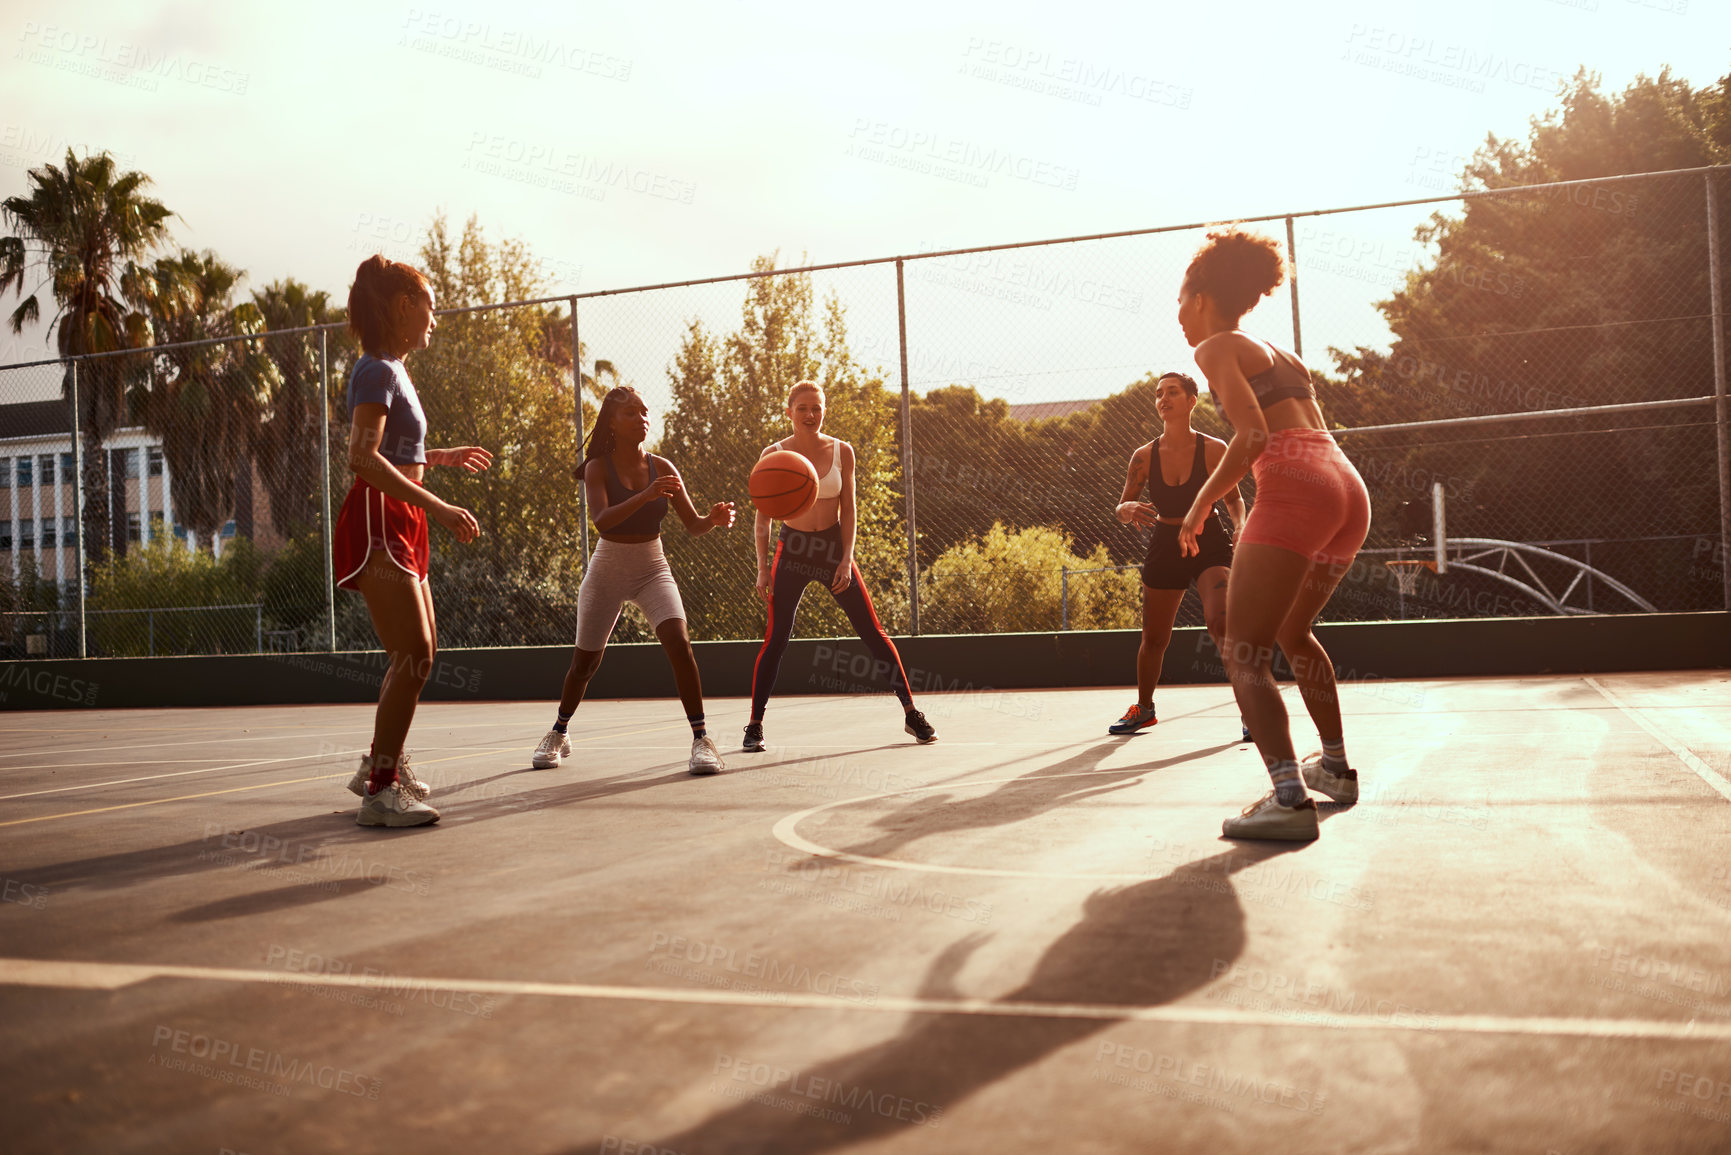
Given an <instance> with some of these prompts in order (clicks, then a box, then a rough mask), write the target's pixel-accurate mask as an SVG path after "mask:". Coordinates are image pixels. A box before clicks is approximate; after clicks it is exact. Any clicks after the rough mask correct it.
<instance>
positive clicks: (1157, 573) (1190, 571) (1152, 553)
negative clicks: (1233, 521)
mask: <svg viewBox="0 0 1731 1155" xmlns="http://www.w3.org/2000/svg"><path fill="white" fill-rule="evenodd" d="M1196 544H1197V546H1198V547H1199V552H1198V553H1197V554H1196V556H1194V557H1183V556H1181V555H1180V554H1179V552H1178V527H1177V526H1175V525H1168V524H1166V523H1165V522H1159V523H1157V524H1156V525H1155V526H1154V536H1153V537H1151V538H1149V539H1148V557H1147V559H1146V560H1144V561H1143V562H1142V584H1143V585H1145V586H1147V587H1148V588H1149V589H1156V590H1182V589H1189V588H1190V583H1191V582H1194V581H1196V580H1197V579H1198V578H1200V577H1201V576H1202V571H1203V570H1206V569H1210V568H1212V567H1213V566H1217V565H1223V566H1230V565H1231V564H1232V541H1231V539H1230V538H1228V537H1227V536H1226V530H1225V529H1224V528H1222V526H1221V524H1220V515H1219V514H1210V515H1209V517H1208V520H1207V521H1205V522H1203V523H1202V532H1201V533H1200V534H1199V535H1197V538H1196Z"/></svg>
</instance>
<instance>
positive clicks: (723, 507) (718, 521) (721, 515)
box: [709, 501, 733, 529]
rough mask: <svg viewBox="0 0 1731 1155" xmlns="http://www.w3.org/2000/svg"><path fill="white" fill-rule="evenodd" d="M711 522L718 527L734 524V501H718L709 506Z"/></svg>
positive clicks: (722, 527)
mask: <svg viewBox="0 0 1731 1155" xmlns="http://www.w3.org/2000/svg"><path fill="white" fill-rule="evenodd" d="M709 524H710V525H713V526H714V527H715V528H716V529H727V528H729V527H730V526H732V525H733V502H731V501H718V502H716V503H715V504H714V505H712V506H710V507H709Z"/></svg>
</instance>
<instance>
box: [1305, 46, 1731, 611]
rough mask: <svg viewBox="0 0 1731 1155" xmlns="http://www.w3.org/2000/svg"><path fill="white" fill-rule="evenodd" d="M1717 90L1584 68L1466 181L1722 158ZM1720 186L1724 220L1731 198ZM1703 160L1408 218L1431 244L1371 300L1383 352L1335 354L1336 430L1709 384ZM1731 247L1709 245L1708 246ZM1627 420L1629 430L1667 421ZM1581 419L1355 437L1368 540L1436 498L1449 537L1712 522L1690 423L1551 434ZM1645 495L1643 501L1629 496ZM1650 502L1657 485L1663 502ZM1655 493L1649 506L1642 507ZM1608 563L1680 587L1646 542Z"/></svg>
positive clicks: (1477, 185) (1700, 526)
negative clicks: (1604, 83)
mask: <svg viewBox="0 0 1731 1155" xmlns="http://www.w3.org/2000/svg"><path fill="white" fill-rule="evenodd" d="M1726 93H1727V88H1726V82H1725V81H1721V82H1720V83H1719V85H1718V86H1717V87H1716V88H1713V89H1707V90H1703V91H1700V92H1696V91H1692V90H1691V89H1690V88H1689V86H1688V85H1687V84H1685V83H1684V82H1682V81H1681V80H1678V79H1677V78H1674V77H1672V76H1671V75H1670V74H1669V73H1668V72H1661V73H1660V75H1659V76H1658V77H1656V78H1649V77H1645V76H1642V77H1638V78H1637V79H1636V80H1635V81H1634V82H1633V83H1632V84H1630V85H1629V86H1628V87H1627V88H1626V89H1625V90H1624V91H1623V92H1622V93H1620V94H1611V95H1607V94H1604V93H1602V92H1601V91H1600V90H1599V86H1598V80H1597V78H1596V77H1594V76H1591V75H1589V74H1586V73H1582V74H1580V75H1578V76H1577V77H1576V78H1575V81H1574V83H1573V84H1572V85H1571V87H1570V88H1569V90H1568V91H1567V92H1565V93H1564V95H1563V97H1562V100H1561V103H1560V106H1559V108H1558V109H1557V110H1556V111H1555V112H1553V113H1551V114H1549V115H1547V116H1545V117H1543V118H1541V119H1538V120H1535V121H1534V122H1533V124H1532V126H1531V131H1530V133H1529V135H1528V138H1527V139H1526V140H1525V141H1518V140H1500V139H1497V138H1496V137H1491V138H1489V139H1488V140H1487V142H1486V144H1485V145H1484V146H1483V147H1482V148H1480V149H1479V151H1478V152H1477V153H1476V154H1475V156H1474V157H1473V159H1472V161H1471V162H1470V163H1469V164H1468V165H1467V166H1466V169H1465V171H1464V172H1463V174H1462V184H1463V188H1464V189H1466V190H1469V191H1473V190H1483V189H1496V188H1506V187H1510V186H1515V185H1524V184H1531V183H1537V182H1547V181H1561V180H1589V181H1591V180H1592V179H1593V178H1600V177H1608V176H1614V175H1616V174H1620V173H1636V172H1648V171H1657V170H1663V169H1669V168H1677V167H1685V166H1696V165H1707V164H1717V163H1723V162H1724V161H1725V160H1726V159H1728V157H1731V117H1728V116H1727V108H1728V105H1727V100H1726ZM1724 188H1725V186H1724V183H1723V182H1722V181H1721V182H1719V187H1718V189H1717V191H1716V196H1717V197H1719V198H1720V199H1719V202H1718V203H1719V205H1720V210H1719V211H1720V215H1721V217H1722V218H1724V217H1725V216H1726V214H1727V210H1731V201H1728V200H1727V199H1726V197H1725V191H1724ZM1703 201H1704V195H1703V183H1702V177H1701V176H1700V174H1696V175H1693V176H1684V177H1662V178H1656V179H1650V180H1642V181H1636V182H1616V183H1612V182H1603V183H1588V184H1585V185H1580V186H1576V187H1572V188H1562V189H1546V190H1541V191H1538V192H1532V193H1518V194H1511V195H1508V196H1498V197H1485V198H1477V199H1473V200H1469V201H1467V202H1465V203H1464V205H1463V206H1462V207H1461V208H1460V209H1459V210H1458V212H1447V213H1438V214H1436V215H1435V216H1433V217H1432V218H1431V220H1430V221H1429V222H1428V223H1427V224H1425V225H1424V226H1422V227H1421V228H1420V229H1419V230H1418V231H1417V234H1416V236H1417V239H1418V240H1420V241H1423V242H1426V243H1428V244H1431V245H1433V246H1434V247H1435V248H1434V252H1435V257H1434V260H1432V261H1431V262H1430V263H1428V264H1427V265H1426V267H1424V268H1421V269H1419V270H1417V271H1415V272H1413V273H1411V274H1410V275H1409V276H1408V278H1407V281H1406V283H1405V285H1404V286H1403V287H1402V288H1401V289H1400V290H1399V291H1397V292H1396V293H1395V294H1394V295H1393V296H1392V297H1391V298H1390V299H1389V300H1387V301H1384V302H1381V304H1380V307H1381V309H1382V311H1383V313H1384V316H1385V317H1386V319H1387V321H1388V324H1389V327H1390V329H1391V330H1392V331H1393V333H1394V342H1393V345H1392V347H1391V349H1390V351H1389V352H1388V353H1387V354H1386V355H1385V354H1380V353H1378V352H1376V351H1374V350H1368V349H1363V348H1360V349H1357V350H1354V351H1351V352H1346V351H1342V350H1331V353H1332V354H1333V356H1334V359H1335V369H1336V372H1337V373H1338V374H1339V376H1340V378H1341V380H1338V381H1324V382H1323V383H1322V384H1321V385H1320V387H1319V389H1320V393H1321V396H1322V401H1323V405H1324V409H1325V411H1326V412H1327V414H1328V416H1329V419H1330V421H1331V422H1334V423H1336V424H1337V425H1340V426H1356V425H1367V424H1384V423H1393V422H1404V421H1417V420H1426V419H1437V418H1450V417H1462V416H1471V415H1477V414H1488V413H1503V412H1510V411H1519V410H1541V409H1559V408H1569V407H1579V406H1588V405H1601V404H1609V403H1621V402H1636V401H1649V400H1658V399H1663V398H1673V397H1682V396H1689V395H1694V394H1700V393H1703V392H1709V391H1711V385H1710V382H1711V380H1712V366H1713V354H1712V332H1711V326H1710V324H1709V323H1707V322H1706V321H1705V320H1704V319H1703V318H1704V317H1705V316H1707V315H1708V314H1710V313H1711V304H1710V298H1709V286H1708V269H1707V266H1708V260H1707V243H1706V242H1707V235H1706V219H1705V213H1704V211H1703ZM1728 255H1731V254H1728V253H1721V255H1720V259H1721V261H1724V260H1725V258H1726V257H1727V256H1728ZM1676 420H1677V418H1676V417H1675V416H1667V415H1663V414H1656V415H1654V416H1653V417H1651V418H1649V417H1646V416H1645V415H1639V414H1637V415H1630V416H1623V417H1620V418H1619V419H1618V421H1617V424H1621V425H1624V426H1631V425H1633V426H1639V425H1643V424H1649V423H1651V424H1664V423H1666V422H1667V421H1669V422H1675V421H1676ZM1583 428H1593V426H1590V425H1583V424H1581V422H1579V421H1570V420H1563V419H1559V420H1558V421H1555V422H1546V423H1542V424H1541V423H1535V422H1529V423H1526V424H1523V425H1522V426H1521V427H1520V428H1519V430H1518V432H1519V433H1520V434H1522V435H1523V437H1522V438H1521V439H1519V440H1515V439H1511V438H1510V437H1509V436H1508V434H1511V433H1514V432H1517V431H1516V430H1513V429H1498V430H1495V431H1489V432H1490V437H1489V439H1486V440H1473V439H1472V438H1471V437H1470V436H1468V435H1466V434H1464V433H1463V434H1456V435H1447V436H1443V435H1436V434H1433V435H1432V436H1429V437H1426V438H1424V439H1423V440H1424V441H1425V442H1427V443H1428V444H1423V445H1414V444H1412V442H1413V440H1414V438H1413V437H1411V436H1410V435H1398V434H1391V435H1370V436H1362V437H1355V438H1353V439H1351V441H1350V443H1349V444H1348V446H1347V448H1348V450H1349V452H1350V453H1351V454H1352V456H1353V458H1354V460H1355V462H1357V463H1358V465H1359V468H1360V471H1361V472H1363V473H1364V474H1365V476H1366V480H1367V481H1368V482H1370V487H1371V492H1372V497H1373V519H1372V531H1371V540H1370V543H1369V544H1371V545H1373V546H1376V545H1389V544H1392V543H1393V535H1394V533H1395V532H1396V530H1395V527H1396V522H1397V517H1396V506H1397V505H1398V504H1399V503H1400V502H1402V501H1408V500H1414V501H1422V500H1425V499H1426V498H1428V490H1429V481H1430V480H1431V479H1439V480H1443V481H1444V484H1445V485H1446V486H1447V488H1448V491H1449V533H1450V536H1482V537H1495V538H1506V539H1524V540H1544V539H1566V538H1589V537H1590V538H1618V537H1624V536H1629V537H1638V536H1643V535H1653V534H1677V533H1702V532H1711V531H1712V530H1713V527H1714V526H1715V525H1716V518H1715V516H1714V512H1715V508H1716V501H1717V494H1716V489H1715V485H1714V482H1713V479H1712V476H1711V474H1710V472H1709V471H1705V470H1702V469H1700V468H1699V464H1698V463H1699V461H1700V460H1701V446H1700V445H1698V444H1697V442H1698V441H1699V438H1693V439H1692V433H1691V432H1687V431H1654V432H1650V433H1643V432H1628V431H1626V432H1623V433H1618V434H1615V435H1610V436H1595V437H1581V436H1550V435H1552V434H1557V433H1563V432H1567V431H1570V430H1575V429H1583ZM1633 494H1649V495H1651V496H1652V497H1653V499H1654V500H1652V501H1648V500H1633V499H1631V495H1633ZM1661 495H1662V497H1661ZM1656 504H1657V505H1659V507H1660V508H1659V509H1658V511H1657V513H1656V509H1655V506H1656ZM1619 565H1620V566H1622V565H1628V566H1632V568H1620V569H1619V570H1618V576H1619V577H1621V578H1623V579H1624V580H1626V581H1629V582H1630V583H1631V584H1633V585H1635V586H1636V588H1639V589H1643V590H1647V591H1658V590H1661V589H1667V588H1673V587H1675V586H1676V584H1677V582H1676V574H1675V572H1674V570H1675V563H1674V560H1663V561H1661V555H1660V554H1659V553H1658V552H1657V551H1655V550H1648V551H1647V552H1646V560H1645V561H1642V560H1640V559H1631V561H1630V562H1628V563H1622V562H1620V563H1619Z"/></svg>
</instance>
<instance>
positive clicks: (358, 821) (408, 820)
mask: <svg viewBox="0 0 1731 1155" xmlns="http://www.w3.org/2000/svg"><path fill="white" fill-rule="evenodd" d="M368 817H369V816H368V815H367V813H366V812H365V811H362V812H361V813H359V814H356V815H355V825H356V826H388V827H390V828H391V829H393V830H400V829H402V828H404V827H408V826H431V825H432V824H433V823H435V822H437V821H438V820H439V816H438V815H437V814H433V815H431V816H428V815H423V814H398V813H395V812H392V813H388V814H385V815H382V816H380V817H379V818H376V819H374V820H372V821H370V822H369V821H368ZM393 820H394V821H393Z"/></svg>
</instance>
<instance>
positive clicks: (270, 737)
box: [0, 702, 631, 770]
mask: <svg viewBox="0 0 1731 1155" xmlns="http://www.w3.org/2000/svg"><path fill="white" fill-rule="evenodd" d="M421 705H422V706H423V707H425V706H428V705H433V706H437V705H440V703H438V702H423V703H421ZM630 724H631V723H628V722H621V723H617V725H622V726H623V725H630ZM502 725H504V723H500V722H455V723H449V724H446V723H441V722H436V721H425V720H423V722H422V727H421V731H418V732H427V731H434V730H476V729H481V728H483V727H484V728H488V729H498V728H500V727H501V726H502ZM335 729H336V732H338V733H341V732H342V731H343V730H344V729H345V728H344V727H336V728H335ZM347 729H352V730H353V731H354V732H355V733H357V734H362V735H365V734H370V733H371V732H372V723H370V722H356V723H355V725H354V726H352V727H348V728H347ZM88 732H89V733H94V732H95V731H94V730H92V731H88ZM330 733H331V731H329V730H326V731H322V732H321V731H316V730H305V731H302V732H301V733H299V734H259V735H255V736H253V737H250V738H241V737H233V738H191V739H185V740H182V741H178V742H139V743H134V744H133V745H130V746H113V745H104V746H77V747H73V748H71V749H53V748H51V749H37V750H21V751H18V752H17V753H14V754H0V758H43V757H52V756H57V755H60V754H89V753H92V752H107V751H111V750H154V749H156V748H157V747H159V746H209V745H211V744H212V743H216V742H225V743H229V744H234V743H238V742H287V741H292V740H293V739H295V738H297V737H300V738H315V739H321V740H322V739H324V738H326V737H328V736H329V734H330ZM617 736H618V735H612V734H603V735H600V737H617ZM4 769H6V770H17V769H21V767H17V766H7V767H4Z"/></svg>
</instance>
